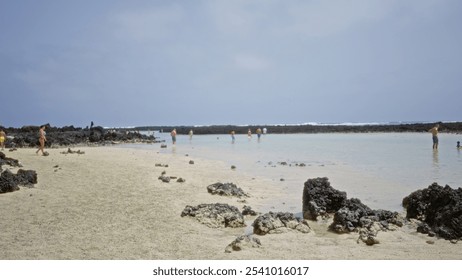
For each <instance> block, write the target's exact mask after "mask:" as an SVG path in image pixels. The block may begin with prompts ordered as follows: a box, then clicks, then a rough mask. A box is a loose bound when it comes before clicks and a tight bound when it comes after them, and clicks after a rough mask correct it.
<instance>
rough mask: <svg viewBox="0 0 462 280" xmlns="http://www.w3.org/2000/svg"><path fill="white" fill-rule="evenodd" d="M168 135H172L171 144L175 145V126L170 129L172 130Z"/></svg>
mask: <svg viewBox="0 0 462 280" xmlns="http://www.w3.org/2000/svg"><path fill="white" fill-rule="evenodd" d="M170 135H171V136H172V142H173V145H175V144H176V129H175V128H174V129H173V130H172V132H170Z"/></svg>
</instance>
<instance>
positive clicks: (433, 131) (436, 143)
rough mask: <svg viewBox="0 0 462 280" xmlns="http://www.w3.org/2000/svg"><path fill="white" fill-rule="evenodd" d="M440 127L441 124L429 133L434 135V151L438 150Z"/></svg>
mask: <svg viewBox="0 0 462 280" xmlns="http://www.w3.org/2000/svg"><path fill="white" fill-rule="evenodd" d="M439 127H440V125H439V124H437V125H435V126H434V127H433V128H431V129H430V130H429V131H428V132H431V133H432V137H433V150H438V128H439Z"/></svg>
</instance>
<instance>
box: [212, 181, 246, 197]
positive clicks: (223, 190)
mask: <svg viewBox="0 0 462 280" xmlns="http://www.w3.org/2000/svg"><path fill="white" fill-rule="evenodd" d="M207 191H208V192H209V193H211V194H217V195H223V196H236V197H243V196H244V197H247V196H248V195H247V194H246V193H245V192H244V191H243V190H242V189H241V188H239V187H238V186H236V184H233V183H224V184H223V183H215V184H212V185H209V186H207Z"/></svg>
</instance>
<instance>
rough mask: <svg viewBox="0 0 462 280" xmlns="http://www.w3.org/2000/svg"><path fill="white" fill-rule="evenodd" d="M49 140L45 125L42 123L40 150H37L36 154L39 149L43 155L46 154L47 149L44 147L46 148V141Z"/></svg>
mask: <svg viewBox="0 0 462 280" xmlns="http://www.w3.org/2000/svg"><path fill="white" fill-rule="evenodd" d="M46 141H47V137H46V132H45V126H44V125H42V126H41V127H40V130H39V143H40V147H39V148H38V150H37V151H36V152H35V153H36V154H38V152H39V151H42V155H45V151H44V148H45V142H46Z"/></svg>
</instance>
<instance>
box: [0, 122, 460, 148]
mask: <svg viewBox="0 0 462 280" xmlns="http://www.w3.org/2000/svg"><path fill="white" fill-rule="evenodd" d="M92 124H93V122H92ZM45 129H46V126H45V125H42V126H40V129H39V134H38V138H39V139H38V142H39V148H38V150H37V151H36V154H38V153H39V152H41V153H42V155H45V150H44V149H45V142H46V141H47V138H46V132H45ZM438 129H439V124H436V125H435V126H434V127H432V128H431V129H430V130H428V131H429V132H431V134H432V140H433V150H438V144H439V139H438ZM255 133H256V134H257V137H258V139H259V140H260V138H261V135H262V134H266V133H267V129H266V128H263V129H261V128H257V129H256V131H255ZM193 134H194V132H193V130H192V129H191V130H190V131H189V133H188V135H189V140H192V137H193ZM235 134H236V132H235V131H234V130H232V131H231V132H230V135H231V140H232V142H233V143H234V142H235V140H236V136H235ZM170 135H171V137H172V143H173V144H176V135H177V132H176V129H175V128H174V129H173V130H172V131H171V132H170ZM247 137H248V138H249V139H251V138H252V131H251V130H250V129H249V130H248V131H247ZM5 141H6V133H5V131H3V130H0V148H1V150H3V149H4V147H5ZM456 147H457V149H461V146H460V141H457V146H456Z"/></svg>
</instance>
